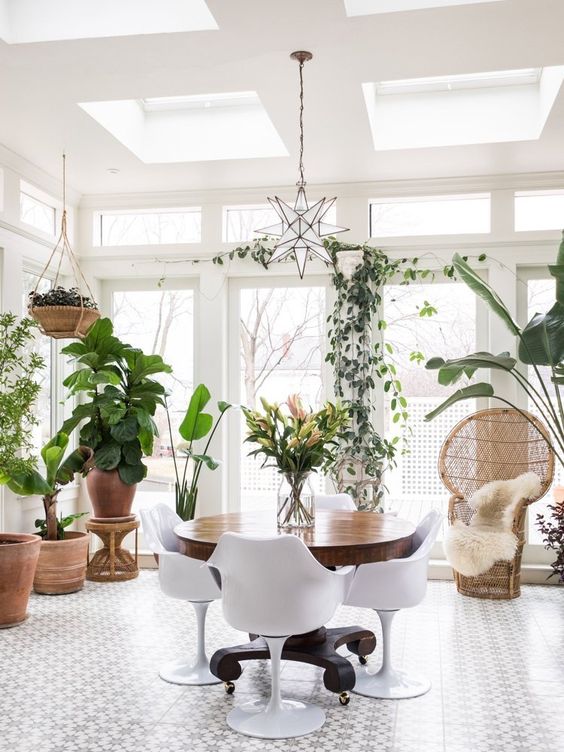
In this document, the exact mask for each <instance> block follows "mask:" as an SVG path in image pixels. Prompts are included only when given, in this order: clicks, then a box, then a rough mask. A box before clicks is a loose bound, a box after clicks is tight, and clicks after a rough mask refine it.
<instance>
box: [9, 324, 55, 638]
mask: <svg viewBox="0 0 564 752" xmlns="http://www.w3.org/2000/svg"><path fill="white" fill-rule="evenodd" d="M36 327H37V325H36V324H35V323H34V322H33V321H32V320H31V319H21V320H20V321H18V320H17V317H16V316H15V315H14V314H12V313H4V314H2V315H0V484H2V485H4V484H6V483H7V482H8V480H9V478H10V476H11V475H12V474H13V473H20V472H26V471H28V470H31V469H32V468H33V467H34V464H35V461H34V460H33V459H32V458H28V457H26V454H27V453H29V451H30V450H31V449H32V431H33V427H34V425H35V424H37V418H36V416H35V414H34V406H35V401H36V399H37V395H38V394H39V390H40V386H39V383H38V381H37V376H38V374H39V372H40V371H41V369H42V368H43V367H44V362H43V359H42V358H41V357H40V356H39V355H38V354H37V353H35V352H33V349H32V347H33V340H34V336H35V330H36ZM40 543H41V541H40V539H39V538H38V537H37V536H35V535H27V534H25V533H8V532H0V628H1V627H11V626H15V625H16V624H20V623H21V622H22V621H24V620H25V618H26V613H27V603H28V599H29V593H30V592H31V586H32V583H33V577H34V573H35V567H36V565H37V559H38V557H39V546H40Z"/></svg>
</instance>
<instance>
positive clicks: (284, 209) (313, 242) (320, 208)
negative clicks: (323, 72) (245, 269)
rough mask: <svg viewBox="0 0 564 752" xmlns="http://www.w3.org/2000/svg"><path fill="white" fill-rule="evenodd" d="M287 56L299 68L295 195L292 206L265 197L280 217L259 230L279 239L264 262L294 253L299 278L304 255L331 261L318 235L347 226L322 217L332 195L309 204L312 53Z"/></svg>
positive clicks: (329, 205) (341, 230)
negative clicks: (308, 72)
mask: <svg viewBox="0 0 564 752" xmlns="http://www.w3.org/2000/svg"><path fill="white" fill-rule="evenodd" d="M290 57H291V58H292V59H293V60H297V61H298V63H299V66H300V67H299V70H300V109H299V117H300V121H299V122H300V161H299V173H300V179H299V180H298V182H297V183H296V185H297V186H298V194H297V196H296V200H295V202H294V206H293V207H292V206H290V205H289V204H287V203H286V202H285V201H282V199H281V198H278V196H275V198H273V199H272V198H269V199H268V201H269V203H270V204H271V206H272V208H273V209H274V211H275V212H276V214H277V215H278V216H279V217H280V222H278V223H277V224H275V225H271V226H270V227H262V228H261V229H260V230H256V231H255V232H260V233H262V234H266V235H272V236H274V237H276V238H280V240H278V241H277V243H276V245H275V246H274V250H273V252H272V256H271V257H270V259H269V260H268V262H267V263H268V264H270V263H271V262H273V261H281V260H282V259H284V258H286V256H289V255H290V254H292V253H293V254H294V256H295V259H296V263H297V265H298V272H299V275H300V279H303V276H304V271H305V267H306V263H307V260H308V256H309V255H310V254H311V255H312V256H316V257H317V258H319V259H321V260H322V261H325V262H326V263H328V264H332V263H333V259H332V258H331V256H330V255H329V253H328V252H327V249H326V248H325V246H324V245H323V240H322V238H325V237H328V236H330V235H336V234H337V233H338V232H346V230H347V229H348V228H346V227H337V226H336V225H332V224H329V223H328V222H325V221H324V219H325V217H326V215H327V212H328V211H329V209H330V208H331V207H332V206H333V204H334V203H335V201H336V200H337V199H336V198H331V199H325V198H322V199H321V200H320V201H317V202H316V203H315V204H313V205H312V206H310V205H309V203H308V200H307V196H306V192H305V186H306V182H305V180H304V162H303V156H304V121H303V113H304V80H303V67H304V63H305V62H306V61H308V60H311V58H312V57H313V55H312V54H311V52H305V51H301V52H292V54H291V55H290Z"/></svg>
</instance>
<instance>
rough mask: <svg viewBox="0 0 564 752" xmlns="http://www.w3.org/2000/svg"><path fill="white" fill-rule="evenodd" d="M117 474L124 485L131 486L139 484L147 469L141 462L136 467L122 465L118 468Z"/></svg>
mask: <svg viewBox="0 0 564 752" xmlns="http://www.w3.org/2000/svg"><path fill="white" fill-rule="evenodd" d="M118 473H119V477H120V478H121V479H122V481H123V482H124V483H125V484H126V485H128V486H132V485H133V484H134V483H141V481H142V480H143V478H144V477H145V476H146V475H147V468H146V467H145V465H144V464H143V463H142V462H140V463H139V464H137V465H126V464H122V465H120V466H119V467H118Z"/></svg>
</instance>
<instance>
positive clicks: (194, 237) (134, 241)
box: [94, 208, 202, 246]
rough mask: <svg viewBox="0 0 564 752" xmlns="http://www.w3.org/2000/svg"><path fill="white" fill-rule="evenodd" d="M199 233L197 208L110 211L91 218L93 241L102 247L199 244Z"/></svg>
mask: <svg viewBox="0 0 564 752" xmlns="http://www.w3.org/2000/svg"><path fill="white" fill-rule="evenodd" d="M201 235H202V213H201V210H200V209H199V208H192V209H147V210H135V211H121V212H120V211H115V212H113V211H112V212H103V213H101V214H99V215H98V216H97V217H95V219H94V242H95V244H97V245H102V246H118V245H164V244H175V243H199V242H200V240H201Z"/></svg>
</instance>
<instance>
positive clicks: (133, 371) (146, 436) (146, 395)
mask: <svg viewBox="0 0 564 752" xmlns="http://www.w3.org/2000/svg"><path fill="white" fill-rule="evenodd" d="M62 352H63V353H65V354H66V355H72V356H74V357H75V358H76V360H77V365H78V367H77V369H76V370H75V371H74V372H73V373H71V374H70V376H68V377H67V378H66V379H65V381H64V382H63V383H64V385H65V386H66V387H67V389H68V391H69V395H70V396H73V395H81V396H83V397H85V398H86V399H85V400H84V401H83V402H81V403H80V404H78V405H77V406H76V407H75V409H74V410H73V413H72V415H71V417H70V418H69V419H68V420H66V421H65V423H64V424H63V427H62V430H63V431H64V432H65V433H70V432H71V431H72V430H74V428H75V427H76V426H78V425H79V424H80V423H82V426H81V429H80V443H81V444H84V445H85V446H88V447H90V448H91V449H92V450H93V452H94V457H93V460H92V468H91V469H90V470H89V471H88V473H87V475H86V486H87V488H88V493H89V495H90V501H91V502H92V508H93V511H94V516H95V517H99V518H100V517H101V518H108V517H114V518H115V517H126V516H127V515H129V514H130V512H131V505H132V503H133V497H134V495H135V489H136V487H137V483H139V482H140V481H142V480H143V478H145V476H146V474H147V466H146V465H145V464H144V463H143V461H142V460H143V456H150V455H151V453H152V451H153V440H154V437H155V436H156V435H158V430H157V426H156V424H155V421H154V420H153V416H154V414H155V410H156V408H157V405H164V404H165V403H164V394H165V389H164V387H163V386H162V384H160V383H159V382H158V381H155V380H154V379H152V378H151V376H152V375H154V374H157V373H170V372H171V370H172V369H171V368H170V366H168V365H166V363H164V362H163V359H162V358H161V357H160V355H144V354H143V353H142V352H141V350H138V349H136V348H134V347H131V345H128V344H125V343H124V342H122V341H121V340H119V339H118V338H117V337H115V336H114V334H113V326H112V322H111V321H110V320H109V319H107V318H104V319H99V320H98V321H96V322H95V323H94V324H93V326H92V327H91V328H90V329H89V331H88V334H87V335H86V336H85V337H84V339H83V340H82V341H81V342H73V343H72V344H70V345H67V347H64V348H63V350H62Z"/></svg>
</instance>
